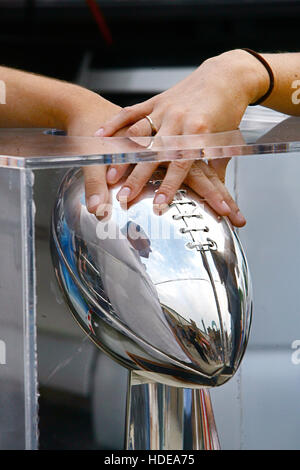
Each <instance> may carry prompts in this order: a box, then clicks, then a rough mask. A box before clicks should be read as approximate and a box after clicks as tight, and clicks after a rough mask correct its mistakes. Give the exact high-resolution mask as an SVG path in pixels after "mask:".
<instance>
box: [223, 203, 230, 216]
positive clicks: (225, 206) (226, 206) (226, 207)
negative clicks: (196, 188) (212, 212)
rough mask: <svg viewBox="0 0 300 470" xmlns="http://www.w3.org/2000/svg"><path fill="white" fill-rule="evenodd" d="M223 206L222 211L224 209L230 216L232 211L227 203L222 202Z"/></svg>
mask: <svg viewBox="0 0 300 470" xmlns="http://www.w3.org/2000/svg"><path fill="white" fill-rule="evenodd" d="M221 206H222V209H223V211H224V212H227V213H228V214H229V212H231V209H230V207H229V205H228V204H227V203H226V202H225V201H222V202H221Z"/></svg>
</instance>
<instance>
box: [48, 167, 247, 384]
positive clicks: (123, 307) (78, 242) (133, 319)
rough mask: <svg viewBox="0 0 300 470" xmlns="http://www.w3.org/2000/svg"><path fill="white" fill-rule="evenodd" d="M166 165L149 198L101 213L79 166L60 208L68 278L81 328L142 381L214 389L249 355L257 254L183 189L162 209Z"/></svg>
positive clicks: (58, 227)
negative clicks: (157, 200)
mask: <svg viewBox="0 0 300 470" xmlns="http://www.w3.org/2000/svg"><path fill="white" fill-rule="evenodd" d="M163 171H164V170H163V169H161V170H158V171H157V172H156V173H155V174H154V175H153V177H152V179H151V180H150V181H149V182H148V184H147V185H146V186H145V188H144V190H143V192H142V193H141V194H140V196H139V197H138V198H137V199H136V200H135V201H133V203H131V204H130V206H129V207H123V205H122V204H120V203H119V201H118V200H117V199H116V194H117V192H118V191H119V189H120V184H118V185H116V186H114V187H112V188H111V189H110V205H109V206H107V207H106V208H105V209H104V210H103V213H101V214H99V216H98V217H96V216H95V215H93V214H90V213H89V212H88V210H87V208H86V205H85V191H84V180H83V175H82V172H81V170H78V169H75V170H74V169H73V170H71V171H69V172H68V173H67V174H66V175H65V177H64V179H63V181H62V183H61V185H60V188H59V191H58V195H57V199H56V203H55V206H54V209H53V214H52V224H51V252H52V259H53V264H54V269H55V273H56V277H57V280H58V283H59V285H60V287H61V289H62V290H63V292H64V294H65V298H66V301H67V303H68V305H69V307H70V310H71V312H72V313H73V315H74V317H75V319H76V320H77V322H78V323H79V325H80V326H81V327H82V328H83V329H84V331H85V332H86V333H87V335H88V336H89V337H90V339H91V340H92V341H94V342H95V343H96V344H97V346H99V347H100V348H101V349H102V350H103V351H105V352H106V353H107V354H109V355H110V356H111V357H112V358H114V359H115V360H116V361H118V362H119V363H120V364H122V365H123V366H125V367H127V368H129V369H131V370H133V371H134V372H135V376H136V377H140V379H141V381H152V380H153V381H155V382H161V383H164V384H167V385H174V386H177V387H178V386H182V387H191V388H198V387H214V386H218V385H221V384H223V383H224V382H226V381H227V380H229V379H230V378H231V377H232V376H233V375H234V374H235V372H236V370H237V369H238V367H239V364H240V362H241V359H242V357H243V354H244V352H245V349H246V346H247V341H248V337H249V331H250V324H251V315H252V287H251V278H250V273H249V268H248V264H247V260H246V257H245V254H244V251H243V248H242V246H241V243H240V241H239V238H238V236H237V234H236V233H235V231H234V229H233V227H232V226H231V224H230V222H229V221H228V220H227V219H226V218H223V217H219V216H217V215H216V214H215V213H214V212H213V210H212V209H211V208H210V207H209V206H208V205H206V204H205V203H204V202H203V201H202V200H201V198H199V196H197V194H196V193H194V192H193V191H192V190H191V189H190V188H188V187H185V186H183V187H182V189H180V190H179V191H178V192H177V193H176V196H175V198H174V200H173V202H172V203H171V204H170V205H169V206H168V207H167V208H166V209H165V210H163V211H162V212H157V211H154V210H153V197H154V194H155V191H156V190H157V188H158V186H159V184H160V182H161V181H162V179H163Z"/></svg>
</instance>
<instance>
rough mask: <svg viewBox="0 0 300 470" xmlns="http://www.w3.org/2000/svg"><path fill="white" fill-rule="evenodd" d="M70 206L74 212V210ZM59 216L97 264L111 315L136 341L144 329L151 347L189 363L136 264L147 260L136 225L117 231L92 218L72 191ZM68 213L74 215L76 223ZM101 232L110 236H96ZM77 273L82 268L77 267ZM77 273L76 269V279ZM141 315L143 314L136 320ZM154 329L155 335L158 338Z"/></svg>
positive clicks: (146, 249) (145, 246)
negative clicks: (119, 321)
mask: <svg viewBox="0 0 300 470" xmlns="http://www.w3.org/2000/svg"><path fill="white" fill-rule="evenodd" d="M75 204H76V205H77V208H76V209H75V210H74V205H75ZM65 213H66V219H67V220H69V221H71V223H72V226H71V227H70V228H71V230H72V231H75V232H76V237H77V238H79V239H82V241H84V245H85V246H86V249H87V251H88V252H89V255H90V256H91V255H92V257H93V261H94V263H95V262H96V263H97V266H96V267H97V271H98V272H99V274H100V279H101V283H102V285H103V290H104V292H105V294H106V296H107V298H108V299H109V302H110V303H111V305H112V307H113V309H114V312H115V314H116V315H117V317H118V318H119V319H120V320H121V321H123V322H124V324H126V325H127V326H128V327H129V328H132V330H133V331H135V333H136V334H139V335H140V336H141V337H144V336H145V331H147V337H148V338H151V341H152V346H155V347H157V348H159V349H162V350H164V351H167V352H168V354H170V355H172V356H174V357H176V358H177V359H180V360H182V361H184V362H190V359H189V358H188V357H187V356H186V354H185V353H184V351H183V350H182V348H181V347H180V345H179V344H178V342H177V341H176V339H175V338H174V336H173V333H172V330H171V329H170V327H169V324H168V322H167V321H166V319H165V315H164V313H163V311H162V308H161V305H160V302H159V298H158V294H157V291H156V288H155V286H154V284H153V283H152V281H151V279H150V277H149V276H148V275H147V272H146V270H145V266H144V264H143V263H142V260H141V257H142V258H143V257H144V258H148V257H149V254H150V253H151V248H150V241H149V239H148V237H147V235H146V233H145V232H144V230H143V229H142V227H141V226H139V225H138V224H135V223H134V222H133V221H128V222H127V224H126V225H125V226H124V227H123V228H122V229H120V227H119V226H118V224H117V223H116V222H115V221H114V220H112V219H111V218H107V219H103V220H98V219H97V218H96V217H95V216H94V215H93V214H90V213H89V212H88V211H87V209H86V207H85V205H83V204H81V203H80V201H79V200H78V199H77V200H76V197H74V194H72V193H70V195H69V198H68V202H67V204H65ZM68 213H73V214H74V213H76V214H77V216H76V220H75V219H74V218H72V217H69V216H68ZM104 226H105V227H106V229H105V230H104ZM103 233H105V234H113V235H115V236H114V237H113V238H112V237H110V236H105V237H103V238H102V237H101V234H103ZM81 243H82V242H81ZM81 269H84V265H83V264H82V265H81ZM83 274H84V273H83V271H82V272H81V276H82V275H83ZM141 311H143V312H145V311H147V312H148V313H147V315H146V316H145V315H143V316H141ZM156 331H160V335H159V336H158V335H157V334H156Z"/></svg>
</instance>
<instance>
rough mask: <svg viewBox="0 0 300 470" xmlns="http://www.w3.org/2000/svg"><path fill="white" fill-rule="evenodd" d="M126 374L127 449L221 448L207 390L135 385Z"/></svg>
mask: <svg viewBox="0 0 300 470" xmlns="http://www.w3.org/2000/svg"><path fill="white" fill-rule="evenodd" d="M132 374H133V373H132V372H131V373H130V374H129V375H130V379H129V382H128V392H127V393H128V394H127V417H126V438H125V448H126V449H127V450H218V449H220V444H219V439H218V434H217V429H216V424H215V420H214V415H213V410H212V404H211V400H210V394H209V391H208V390H205V389H200V390H198V389H197V390H195V389H185V388H176V387H170V386H168V385H163V384H160V383H147V384H139V385H134V384H133V383H132Z"/></svg>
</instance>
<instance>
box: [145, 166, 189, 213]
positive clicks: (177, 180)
mask: <svg viewBox="0 0 300 470" xmlns="http://www.w3.org/2000/svg"><path fill="white" fill-rule="evenodd" d="M192 163H193V162H192V161H190V160H188V161H184V160H178V161H174V162H171V163H170V164H169V167H168V170H167V173H166V176H165V178H164V180H163V182H162V183H161V185H160V187H159V189H158V191H157V193H156V195H155V198H154V201H153V203H154V205H155V207H156V208H157V209H159V210H163V209H164V208H165V207H166V205H167V204H169V203H170V202H171V201H172V200H173V198H174V195H175V193H176V191H177V190H178V189H179V188H180V186H181V185H182V183H183V181H184V180H185V178H186V175H187V174H188V172H189V170H190V168H191V166H192Z"/></svg>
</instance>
